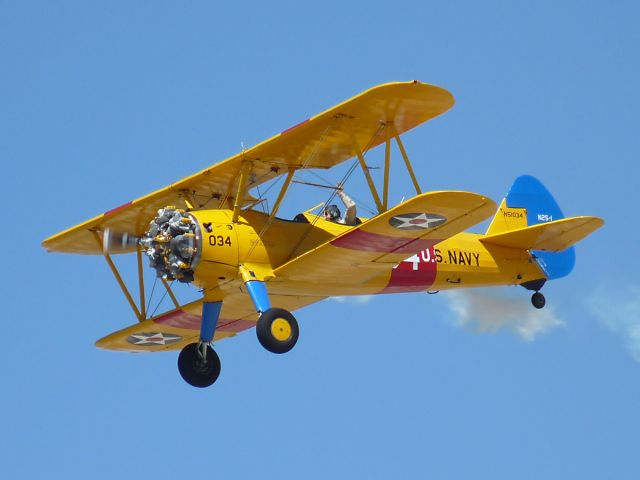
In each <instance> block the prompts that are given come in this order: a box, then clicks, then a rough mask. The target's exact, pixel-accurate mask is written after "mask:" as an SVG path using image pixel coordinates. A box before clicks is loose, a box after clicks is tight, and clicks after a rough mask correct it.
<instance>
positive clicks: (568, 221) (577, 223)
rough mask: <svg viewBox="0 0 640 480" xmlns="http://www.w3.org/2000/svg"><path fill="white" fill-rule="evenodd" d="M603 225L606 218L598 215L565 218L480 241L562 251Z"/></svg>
mask: <svg viewBox="0 0 640 480" xmlns="http://www.w3.org/2000/svg"><path fill="white" fill-rule="evenodd" d="M602 225H604V220H602V219H601V218H598V217H573V218H563V219H562V220H555V221H553V222H548V223H539V224H537V225H532V226H530V227H525V228H519V229H517V230H511V231H508V232H504V233H498V234H495V235H488V236H486V237H483V238H481V239H480V241H481V242H483V243H490V244H493V245H499V246H501V247H510V248H518V249H521V250H543V251H547V252H561V251H562V250H564V249H566V248H569V247H570V246H571V245H573V244H574V243H577V242H579V241H580V240H582V239H583V238H584V237H586V236H587V235H589V234H590V233H592V232H594V231H595V230H597V229H598V228H600V227H601V226H602Z"/></svg>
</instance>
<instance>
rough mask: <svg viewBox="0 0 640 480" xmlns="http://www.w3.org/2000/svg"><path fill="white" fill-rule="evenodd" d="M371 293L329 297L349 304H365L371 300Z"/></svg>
mask: <svg viewBox="0 0 640 480" xmlns="http://www.w3.org/2000/svg"><path fill="white" fill-rule="evenodd" d="M373 297H374V296H373V295H353V296H349V297H329V298H330V299H331V300H333V301H336V302H338V303H349V304H351V305H366V304H367V303H369V302H370V301H371V300H373Z"/></svg>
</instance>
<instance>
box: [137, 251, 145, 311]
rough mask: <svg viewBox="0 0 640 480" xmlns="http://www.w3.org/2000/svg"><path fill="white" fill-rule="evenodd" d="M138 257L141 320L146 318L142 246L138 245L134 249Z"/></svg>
mask: <svg viewBox="0 0 640 480" xmlns="http://www.w3.org/2000/svg"><path fill="white" fill-rule="evenodd" d="M136 254H137V257H138V288H139V290H140V317H139V318H142V320H140V321H143V320H146V318H147V307H146V305H145V301H144V272H143V271H142V246H140V245H138V248H137V250H136Z"/></svg>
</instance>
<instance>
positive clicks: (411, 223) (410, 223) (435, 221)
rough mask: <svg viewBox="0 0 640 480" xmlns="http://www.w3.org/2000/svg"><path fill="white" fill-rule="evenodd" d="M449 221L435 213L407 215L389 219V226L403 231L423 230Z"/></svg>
mask: <svg viewBox="0 0 640 480" xmlns="http://www.w3.org/2000/svg"><path fill="white" fill-rule="evenodd" d="M446 221H447V219H446V218H444V217H443V216H441V215H436V214H435V213H405V214H403V215H396V216H395V217H392V218H391V219H389V225H391V226H392V227H394V228H399V229H401V230H422V229H427V228H433V227H437V226H438V225H442V224H443V223H444V222H446Z"/></svg>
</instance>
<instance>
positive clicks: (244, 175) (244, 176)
mask: <svg viewBox="0 0 640 480" xmlns="http://www.w3.org/2000/svg"><path fill="white" fill-rule="evenodd" d="M250 170H251V162H249V161H247V160H245V161H244V162H242V167H241V168H240V182H239V183H238V191H237V192H236V201H235V204H234V205H233V218H232V220H231V221H232V222H233V223H236V222H237V221H238V216H239V215H240V207H242V203H243V202H244V195H245V193H246V190H247V181H248V180H249V171H250Z"/></svg>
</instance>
